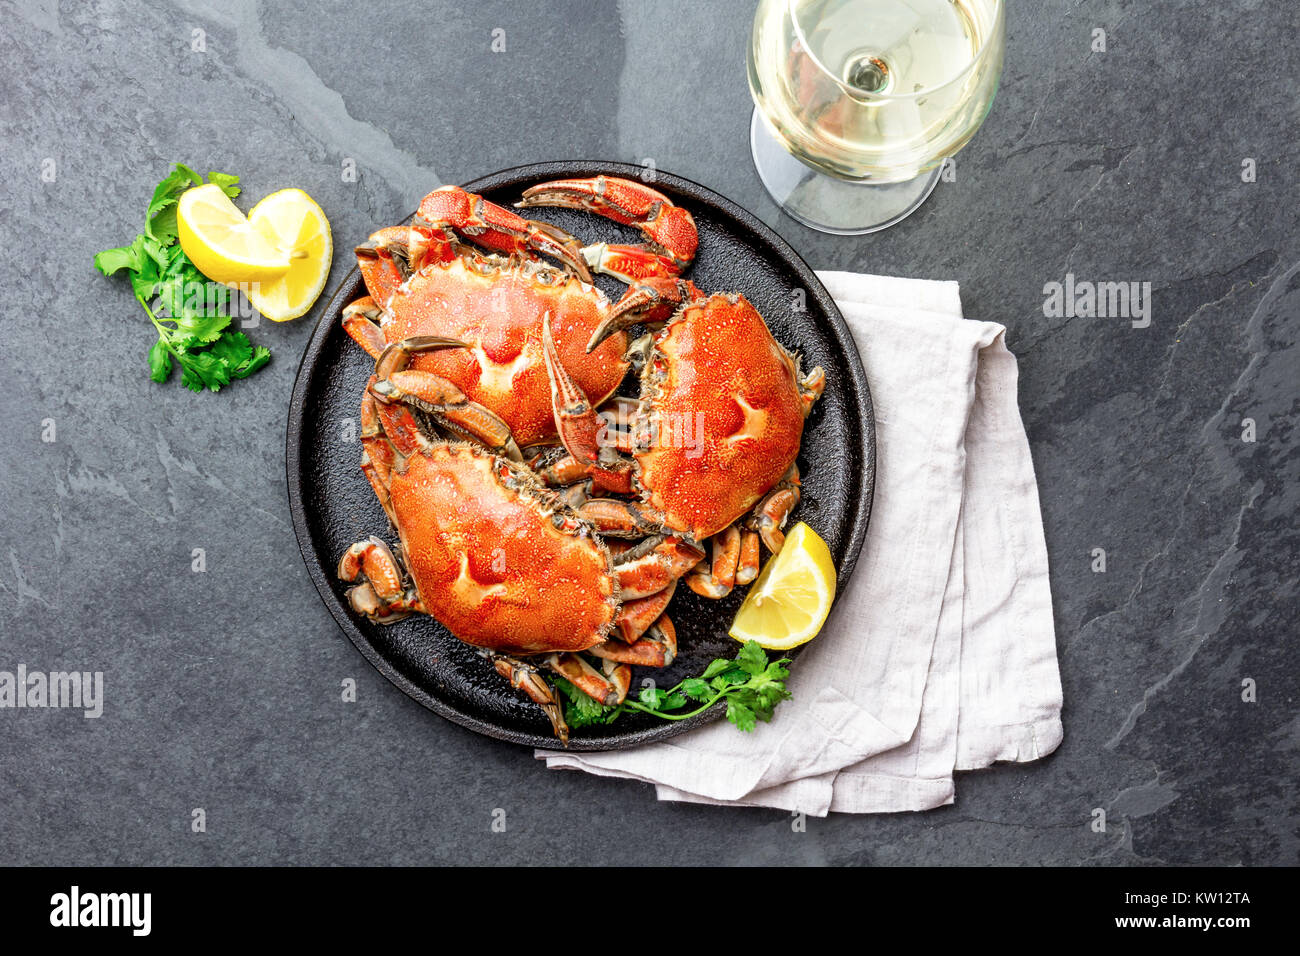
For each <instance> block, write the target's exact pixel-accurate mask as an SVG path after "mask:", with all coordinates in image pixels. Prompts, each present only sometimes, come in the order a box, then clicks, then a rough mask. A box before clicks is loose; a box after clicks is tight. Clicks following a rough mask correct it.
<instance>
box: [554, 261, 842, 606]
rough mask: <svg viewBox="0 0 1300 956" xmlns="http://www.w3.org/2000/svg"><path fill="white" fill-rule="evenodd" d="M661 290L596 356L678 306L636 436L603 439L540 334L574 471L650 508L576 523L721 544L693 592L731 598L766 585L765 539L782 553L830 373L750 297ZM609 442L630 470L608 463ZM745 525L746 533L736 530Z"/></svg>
mask: <svg viewBox="0 0 1300 956" xmlns="http://www.w3.org/2000/svg"><path fill="white" fill-rule="evenodd" d="M651 291H652V292H653V294H654V297H655V298H654V300H653V302H649V303H646V302H642V303H635V302H633V303H631V305H630V307H629V308H628V309H627V310H626V311H617V310H616V313H615V316H614V317H613V319H612V320H611V322H610V323H609V324H608V325H607V326H605V327H603V328H602V329H600V330H599V331H598V332H597V333H596V335H595V336H593V338H592V340H591V342H590V343H589V344H588V348H595V347H598V346H599V345H600V344H601V343H602V342H603V341H607V340H608V339H607V337H608V336H609V335H612V334H615V333H616V332H617V331H618V330H619V329H620V327H621V326H622V325H626V324H630V323H631V321H632V320H633V319H632V316H633V315H636V317H637V318H639V319H641V320H643V321H646V320H650V321H653V320H654V319H655V318H656V317H662V316H663V314H664V313H665V312H667V311H669V309H670V308H672V307H673V305H674V303H680V305H679V306H678V307H677V308H676V311H674V312H672V314H671V317H670V318H668V319H667V321H666V324H664V326H663V328H662V330H661V331H660V332H659V333H658V335H657V336H656V337H655V339H654V342H653V348H652V349H651V350H650V352H649V356H648V359H647V360H646V361H645V363H644V365H643V368H642V372H641V397H640V401H639V402H638V403H637V404H636V405H635V406H634V407H633V409H632V410H631V413H630V415H629V414H626V413H625V414H624V418H625V424H626V425H627V426H628V427H627V428H626V430H612V431H608V430H606V425H607V423H606V422H605V421H603V420H601V418H600V416H599V414H598V413H597V412H596V411H595V410H593V409H592V407H591V403H590V402H588V401H587V399H586V396H585V395H584V393H583V391H582V389H581V387H580V386H579V385H578V383H577V382H576V381H575V380H574V379H573V377H572V376H571V375H569V374H568V371H567V369H566V367H565V365H564V358H563V355H564V353H563V351H562V350H561V349H560V348H559V340H558V339H557V338H556V337H555V335H553V334H552V332H551V330H550V329H549V328H544V329H543V335H544V338H545V342H546V345H547V347H548V350H547V357H548V361H549V370H550V373H551V380H552V388H553V404H554V411H555V416H556V422H557V427H558V430H559V432H560V437H561V439H562V440H563V442H564V445H565V448H566V449H567V450H568V451H569V453H570V455H571V456H572V461H573V463H574V465H576V466H577V467H578V468H579V469H581V470H585V472H586V473H587V474H591V475H595V476H597V477H598V478H599V479H600V480H601V482H602V483H603V484H605V485H606V486H611V487H612V486H613V485H614V484H615V483H616V482H615V480H614V479H613V478H612V477H610V476H611V475H620V474H621V475H626V476H627V478H628V480H629V482H630V484H631V487H632V488H633V490H634V491H635V492H636V493H637V494H638V496H639V498H640V501H641V504H640V505H634V504H631V503H629V502H625V501H621V500H619V499H614V498H606V499H592V500H590V501H588V502H586V503H585V504H583V505H582V507H581V508H580V509H579V511H580V513H581V514H584V515H585V516H587V517H590V518H592V519H593V520H595V521H597V522H598V524H599V526H600V527H601V528H602V529H603V530H604V531H605V532H606V533H618V532H620V531H621V532H626V533H631V534H645V533H648V532H650V531H653V530H659V531H662V530H665V529H666V530H670V531H673V532H676V533H680V534H685V535H687V536H688V537H689V538H691V539H692V540H695V541H701V542H702V541H704V540H706V539H708V538H713V539H714V540H713V551H714V561H713V563H712V565H711V566H705V567H701V568H700V570H699V571H698V572H697V573H695V574H692V575H691V577H690V578H689V580H688V583H689V584H690V585H691V587H692V588H693V589H694V590H696V591H697V592H699V593H701V594H704V595H706V596H709V597H721V596H723V595H724V594H726V593H727V592H728V591H730V589H731V587H732V585H733V584H735V583H741V584H746V583H748V582H749V581H751V580H753V578H754V577H755V576H756V575H757V573H758V540H759V536H761V537H762V538H763V540H764V541H765V543H766V544H767V545H768V547H769V549H770V550H772V551H773V552H776V551H779V550H780V549H781V544H782V542H783V541H784V535H783V534H782V533H781V527H782V525H783V524H784V522H785V520H786V517H787V516H788V515H789V513H790V511H791V510H792V509H793V508H794V506H795V505H796V504H797V503H798V500H799V473H798V469H797V467H796V466H795V457H796V456H797V455H798V453H799V445H800V440H801V438H802V435H803V423H804V419H805V418H806V417H807V416H808V413H809V411H810V410H811V409H812V406H813V403H814V402H816V401H817V399H818V398H819V397H820V396H821V393H822V389H823V387H824V385H825V374H824V373H823V372H822V370H821V369H820V368H814V369H813V370H812V371H811V372H810V373H808V374H807V375H805V374H803V372H802V371H801V369H800V367H799V361H798V358H797V357H796V356H794V355H792V354H791V353H790V352H788V351H787V350H786V349H785V348H784V347H783V346H782V345H781V344H780V343H779V342H777V341H776V339H774V338H773V337H772V334H771V332H770V331H769V330H768V328H767V324H766V323H765V322H764V321H763V317H762V316H761V315H760V314H759V313H758V310H757V309H755V308H754V307H753V305H751V304H750V303H749V302H748V300H746V299H745V297H744V296H742V295H735V294H726V293H715V294H713V295H709V296H705V295H704V294H702V293H700V292H699V290H697V289H696V288H695V287H694V285H692V284H691V283H689V282H685V281H683V280H668V281H662V282H660V283H659V284H658V285H657V286H655V287H654V288H653V289H652V290H651ZM634 310H635V311H634ZM660 320H661V321H662V318H661V319H660ZM610 434H613V435H614V436H615V437H614V439H613V440H614V442H615V443H617V444H619V445H620V446H621V450H622V451H625V452H629V453H630V454H631V458H630V459H627V458H624V459H621V460H620V459H619V458H618V457H616V456H613V455H611V454H610V448H609V445H610V439H609V437H608V436H609V435H610ZM572 472H573V469H572V468H570V470H569V474H570V475H571V474H572ZM751 509H752V510H751ZM747 514H748V517H747V518H746V520H745V522H744V530H743V531H742V530H741V529H740V528H738V527H736V524H735V522H736V521H737V519H740V518H744V517H746V515H747Z"/></svg>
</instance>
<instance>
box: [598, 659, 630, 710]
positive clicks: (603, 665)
mask: <svg viewBox="0 0 1300 956" xmlns="http://www.w3.org/2000/svg"><path fill="white" fill-rule="evenodd" d="M600 672H601V673H602V674H604V675H605V678H606V679H607V680H608V681H609V682H610V683H611V684H613V685H614V689H615V690H616V691H617V692H618V700H616V701H614V703H616V704H621V703H623V701H625V700H627V692H628V690H630V689H631V687H632V668H630V667H628V666H627V665H626V664H622V663H620V662H618V661H612V660H608V659H605V660H602V661H601V662H600Z"/></svg>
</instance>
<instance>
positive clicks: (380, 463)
mask: <svg viewBox="0 0 1300 956" xmlns="http://www.w3.org/2000/svg"><path fill="white" fill-rule="evenodd" d="M374 384H375V377H374V376H373V375H372V376H370V381H369V382H367V383H366V391H364V392H362V393H361V471H362V473H363V474H364V475H365V476H366V480H367V481H369V482H370V487H371V489H372V490H373V491H374V493H375V497H376V498H378V499H379V503H380V504H381V505H382V506H383V508H384V514H386V515H388V520H389V521H390V522H391V523H392V525H393V527H394V528H396V527H397V515H396V513H395V512H394V511H393V500H392V498H391V497H390V496H389V494H388V480H389V476H390V475H391V474H392V471H393V464H394V457H393V446H392V444H390V443H389V441H388V439H387V437H385V435H384V429H383V426H382V425H381V424H380V421H379V412H378V409H377V406H376V404H375V398H374V396H373V395H371V394H370V386H371V385H374Z"/></svg>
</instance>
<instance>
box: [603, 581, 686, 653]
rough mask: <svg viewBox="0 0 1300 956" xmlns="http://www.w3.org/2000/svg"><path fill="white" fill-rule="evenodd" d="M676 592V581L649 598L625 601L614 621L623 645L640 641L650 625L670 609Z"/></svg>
mask: <svg viewBox="0 0 1300 956" xmlns="http://www.w3.org/2000/svg"><path fill="white" fill-rule="evenodd" d="M676 590H677V582H676V581H675V580H674V581H673V582H672V583H671V584H669V585H668V587H666V588H664V589H663V590H662V591H658V592H656V593H655V594H651V595H650V596H649V597H643V598H636V599H634V600H631V601H624V602H623V606H622V608H620V609H619V612H618V617H617V618H615V620H614V623H615V624H616V625H617V627H618V636H619V637H620V638H621V639H622V640H623V643H625V644H635V643H636V642H637V641H639V640H640V639H641V635H642V634H644V633H645V632H646V630H647V629H648V628H649V627H650V625H651V624H653V623H654V622H655V621H656V620H658V618H659V615H660V614H663V613H664V611H666V610H667V609H668V605H669V604H670V603H671V602H672V599H673V593H674V592H675V591H676Z"/></svg>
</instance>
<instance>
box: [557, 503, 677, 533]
mask: <svg viewBox="0 0 1300 956" xmlns="http://www.w3.org/2000/svg"><path fill="white" fill-rule="evenodd" d="M578 513H579V514H580V515H582V517H584V518H586V519H587V520H588V521H591V522H593V523H594V524H595V525H596V527H597V528H598V529H600V531H601V533H603V534H606V535H610V536H612V537H615V538H644V537H645V536H646V535H650V534H662V533H663V530H664V524H663V520H662V519H661V518H659V517H658V516H657V515H656V513H655V512H654V510H653V509H650V508H646V507H644V506H642V505H638V504H635V503H634V502H631V501H622V500H620V499H618V498H592V499H590V500H588V501H587V502H586V503H585V504H584V505H583V506H582V507H581V508H580V509H578Z"/></svg>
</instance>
